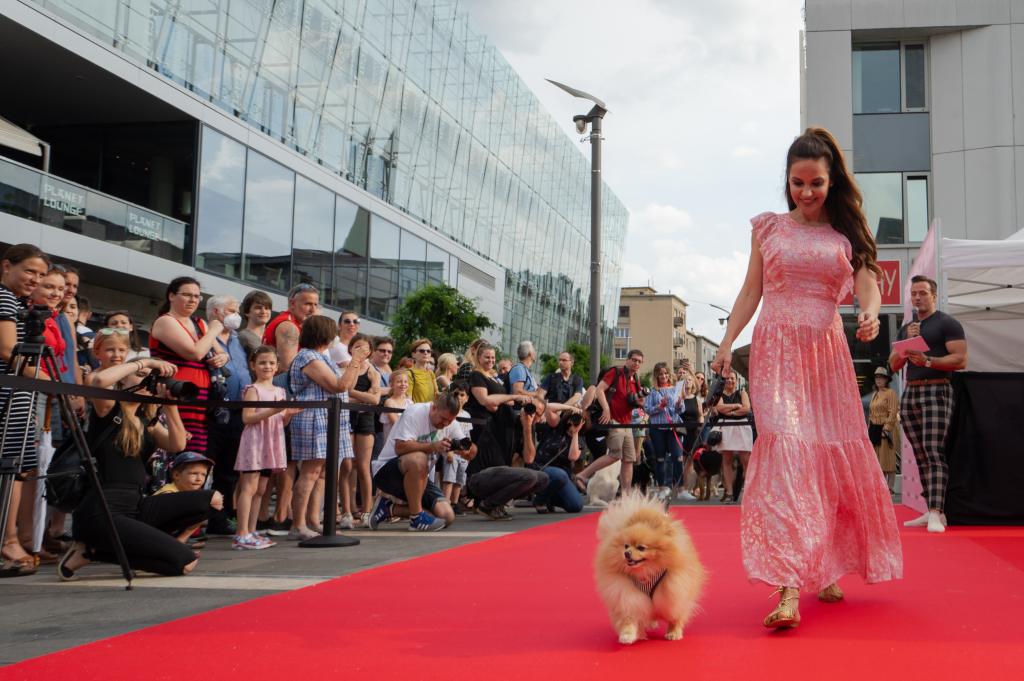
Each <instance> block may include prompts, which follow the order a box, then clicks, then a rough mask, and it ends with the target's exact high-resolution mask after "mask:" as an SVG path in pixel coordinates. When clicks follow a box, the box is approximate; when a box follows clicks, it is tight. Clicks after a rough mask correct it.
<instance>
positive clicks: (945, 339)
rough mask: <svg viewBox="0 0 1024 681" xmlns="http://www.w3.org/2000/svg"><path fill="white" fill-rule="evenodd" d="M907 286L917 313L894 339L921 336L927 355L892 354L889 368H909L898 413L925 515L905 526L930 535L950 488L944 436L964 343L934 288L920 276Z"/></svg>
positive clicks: (942, 521) (942, 520) (939, 526)
mask: <svg viewBox="0 0 1024 681" xmlns="http://www.w3.org/2000/svg"><path fill="white" fill-rule="evenodd" d="M910 281H911V286H910V302H911V305H913V307H914V310H915V312H916V315H915V317H916V320H915V321H913V322H911V323H909V324H906V325H904V326H903V327H902V328H901V329H900V331H899V334H898V336H897V338H898V339H899V340H905V339H907V338H913V337H915V336H920V337H921V338H923V339H924V341H925V343H926V344H927V345H928V351H927V352H920V351H913V350H912V351H910V352H908V353H907V354H906V355H902V354H900V353H899V352H897V351H893V353H892V354H891V355H889V367H890V368H891V369H892V370H893V371H894V372H895V371H899V370H900V369H902V368H903V367H904V366H905V365H906V364H907V362H910V365H911V366H910V367H909V368H908V369H907V385H906V388H905V389H904V391H903V397H902V399H901V401H900V414H901V418H902V421H903V432H905V433H906V434H907V440H908V441H909V442H910V446H911V448H912V449H913V450H914V458H915V459H916V460H917V468H918V471H919V472H920V475H921V486H922V487H923V488H924V496H925V500H926V501H927V502H928V511H927V512H926V513H925V514H924V515H922V516H921V517H919V518H915V519H914V520H909V521H907V522H906V523H904V525H906V526H907V527H922V526H925V525H927V526H928V531H929V532H945V530H946V515H945V514H944V513H943V507H944V505H945V502H946V486H947V485H948V483H949V465H948V464H947V463H946V435H947V433H948V432H949V422H950V420H951V418H952V416H953V405H954V401H953V386H952V385H951V384H950V380H949V373H950V372H953V371H959V370H961V369H965V368H966V367H967V340H966V337H965V336H964V329H963V326H961V325H960V322H958V321H957V320H956V319H954V318H953V317H951V316H949V315H947V314H946V313H944V312H940V311H939V310H937V309H936V303H937V300H938V296H937V294H938V286H937V285H936V283H935V282H934V281H933V280H931V279H929V278H928V277H924V276H921V275H918V276H915V277H913V278H911V280H910Z"/></svg>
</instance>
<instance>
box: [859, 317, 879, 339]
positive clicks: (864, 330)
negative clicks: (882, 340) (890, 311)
mask: <svg viewBox="0 0 1024 681" xmlns="http://www.w3.org/2000/svg"><path fill="white" fill-rule="evenodd" d="M878 329H879V324H878V315H877V314H875V313H874V312H861V313H860V314H859V315H857V340H859V341H862V342H864V343H867V342H870V341H873V340H875V338H877V337H878Z"/></svg>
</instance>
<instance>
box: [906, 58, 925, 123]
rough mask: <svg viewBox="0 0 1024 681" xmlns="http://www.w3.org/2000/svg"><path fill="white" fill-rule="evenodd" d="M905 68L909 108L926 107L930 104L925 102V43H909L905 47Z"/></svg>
mask: <svg viewBox="0 0 1024 681" xmlns="http://www.w3.org/2000/svg"><path fill="white" fill-rule="evenodd" d="M903 69H904V78H905V79H906V80H905V82H906V89H907V108H908V109H923V108H925V107H926V106H928V104H927V103H926V102H925V73H924V70H925V68H924V45H907V46H906V47H905V48H903Z"/></svg>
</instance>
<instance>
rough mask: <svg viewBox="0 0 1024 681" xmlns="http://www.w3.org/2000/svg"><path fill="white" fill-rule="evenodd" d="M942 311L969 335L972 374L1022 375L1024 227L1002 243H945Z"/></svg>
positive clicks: (941, 257)
mask: <svg viewBox="0 0 1024 681" xmlns="http://www.w3.org/2000/svg"><path fill="white" fill-rule="evenodd" d="M939 271H940V272H941V273H942V282H941V288H940V290H941V291H942V293H943V301H944V303H945V304H944V305H942V306H941V307H942V309H943V310H944V311H945V312H947V313H948V314H951V315H953V316H954V317H956V318H957V319H958V320H959V321H960V323H961V324H963V326H964V331H965V332H966V334H967V343H968V360H967V368H968V370H970V371H1005V372H1024V229H1022V230H1021V231H1019V232H1017V233H1016V234H1013V235H1012V236H1010V237H1009V238H1007V239H1004V240H1002V241H995V240H986V241H971V240H966V239H945V238H944V239H942V240H941V246H940V248H939Z"/></svg>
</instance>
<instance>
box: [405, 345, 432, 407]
mask: <svg viewBox="0 0 1024 681" xmlns="http://www.w3.org/2000/svg"><path fill="white" fill-rule="evenodd" d="M409 347H410V348H412V362H413V364H412V366H411V367H410V368H409V379H410V383H411V385H412V390H411V391H410V393H411V397H412V401H413V402H433V401H434V398H435V397H436V396H437V381H435V380H434V372H433V371H432V370H431V369H430V368H429V365H430V363H431V362H432V361H433V359H434V346H433V344H432V343H431V342H430V340H429V339H428V338H417V339H416V340H414V341H413V342H412V343H410V344H409Z"/></svg>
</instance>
